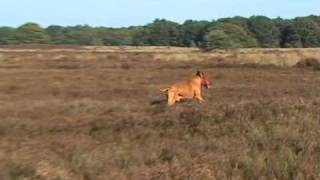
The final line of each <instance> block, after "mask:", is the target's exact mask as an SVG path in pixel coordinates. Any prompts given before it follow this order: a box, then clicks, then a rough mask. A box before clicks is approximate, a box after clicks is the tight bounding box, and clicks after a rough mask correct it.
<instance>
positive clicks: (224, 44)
mask: <svg viewBox="0 0 320 180" xmlns="http://www.w3.org/2000/svg"><path fill="white" fill-rule="evenodd" d="M203 47H204V48H205V49H206V50H210V49H224V48H235V44H234V42H233V40H232V38H231V37H230V36H229V35H228V34H227V33H225V32H224V31H223V30H220V29H213V30H211V31H209V32H208V33H207V34H206V35H205V37H204V44H203Z"/></svg>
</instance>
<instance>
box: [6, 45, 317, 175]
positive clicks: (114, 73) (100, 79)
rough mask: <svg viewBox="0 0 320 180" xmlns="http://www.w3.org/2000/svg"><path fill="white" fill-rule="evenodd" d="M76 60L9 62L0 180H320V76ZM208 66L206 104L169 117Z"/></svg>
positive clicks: (21, 57)
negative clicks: (170, 92)
mask: <svg viewBox="0 0 320 180" xmlns="http://www.w3.org/2000/svg"><path fill="white" fill-rule="evenodd" d="M29 50H30V49H29ZM69 51H70V49H68V51H67V50H66V52H63V53H62V52H56V51H52V52H48V54H45V53H40V52H39V51H37V52H36V53H34V52H30V51H26V52H14V53H12V52H11V53H7V54H6V56H4V53H1V54H0V55H1V56H0V57H1V58H2V60H1V61H0V89H1V91H0V102H1V106H0V117H1V119H0V169H1V170H0V179H5V180H6V179H8V180H11V179H52V180H54V179H63V180H65V179H67V180H105V179H115V180H118V179H137V180H141V179H142V180H143V179H146V180H147V179H148V180H149V179H194V180H198V179H210V180H212V179H219V180H220V179H280V180H291V179H319V178H320V177H319V174H320V168H319V157H320V146H319V145H320V132H319V126H320V124H319V123H320V121H319V119H320V106H319V105H318V104H317V103H316V102H317V101H316V97H317V96H318V97H319V94H318V93H317V86H318V82H317V79H316V78H317V77H319V76H320V74H319V71H314V70H313V69H312V68H296V67H292V68H290V67H277V66H275V65H274V66H264V65H259V64H244V65H243V64H242V65H241V64H227V63H225V62H224V61H220V60H219V61H218V62H219V63H216V62H215V61H214V60H213V59H211V60H207V61H192V60H189V61H166V59H165V58H164V57H166V56H164V55H163V56H158V57H157V58H152V57H151V54H150V53H142V52H140V53H137V52H134V53H125V52H124V51H120V52H121V53H119V52H118V53H101V52H98V53H96V54H95V53H93V52H91V53H83V52H82V54H80V55H79V53H77V52H75V53H72V52H69ZM308 61H310V60H308ZM146 62H147V63H146ZM303 67H304V66H303ZM197 69H201V70H203V71H205V72H207V73H208V74H210V76H211V78H212V83H213V86H212V89H209V90H204V91H203V96H204V98H205V99H206V103H204V104H198V103H196V102H194V101H185V102H182V103H178V104H177V105H176V106H174V107H172V108H167V106H166V102H165V96H164V95H163V94H161V93H160V92H159V89H161V88H164V87H166V86H167V85H168V84H170V83H172V82H175V81H177V80H180V79H182V78H185V77H188V76H190V75H191V74H192V73H194V72H195V71H196V70H197Z"/></svg>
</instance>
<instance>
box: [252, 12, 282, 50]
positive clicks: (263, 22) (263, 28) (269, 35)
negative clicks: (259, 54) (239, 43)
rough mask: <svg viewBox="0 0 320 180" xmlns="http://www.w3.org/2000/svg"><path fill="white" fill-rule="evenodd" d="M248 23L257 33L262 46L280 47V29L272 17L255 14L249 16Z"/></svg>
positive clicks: (256, 35)
mask: <svg viewBox="0 0 320 180" xmlns="http://www.w3.org/2000/svg"><path fill="white" fill-rule="evenodd" d="M248 25H249V29H250V30H251V31H252V32H253V33H254V34H255V37H256V38H257V40H258V42H259V44H260V47H263V48H267V47H269V48H276V47H280V31H279V29H278V28H277V27H276V25H275V23H274V22H273V21H272V20H271V19H269V18H267V17H264V16H253V17H250V18H249V20H248Z"/></svg>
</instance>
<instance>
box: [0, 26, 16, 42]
mask: <svg viewBox="0 0 320 180" xmlns="http://www.w3.org/2000/svg"><path fill="white" fill-rule="evenodd" d="M16 43H18V42H17V40H16V30H15V29H14V28H11V27H0V44H16Z"/></svg>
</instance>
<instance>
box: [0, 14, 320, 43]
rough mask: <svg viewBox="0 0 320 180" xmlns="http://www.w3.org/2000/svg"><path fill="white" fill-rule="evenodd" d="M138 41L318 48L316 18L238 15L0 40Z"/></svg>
mask: <svg viewBox="0 0 320 180" xmlns="http://www.w3.org/2000/svg"><path fill="white" fill-rule="evenodd" d="M19 43H21V44H24V43H26V44H30V43H31V44H75V45H120V46H121V45H135V46H136V45H139V46H150V45H152V46H184V47H191V46H196V47H203V48H206V49H212V48H251V47H263V48H277V47H283V48H299V47H320V16H314V15H312V16H307V17H300V18H295V19H292V20H290V19H289V20H288V19H281V18H276V19H269V18H267V17H264V16H253V17H250V18H244V17H240V16H236V17H230V18H222V19H218V20H213V21H195V20H186V21H185V22H184V23H182V24H179V23H176V22H172V21H168V20H165V19H156V20H155V21H153V22H152V23H149V24H147V25H144V26H130V27H123V28H107V27H90V26H88V25H78V26H67V27H63V26H57V25H52V26H49V27H47V28H45V29H43V28H42V27H41V26H39V25H38V24H36V23H26V24H24V25H22V26H20V27H18V28H10V27H0V44H19Z"/></svg>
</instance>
